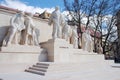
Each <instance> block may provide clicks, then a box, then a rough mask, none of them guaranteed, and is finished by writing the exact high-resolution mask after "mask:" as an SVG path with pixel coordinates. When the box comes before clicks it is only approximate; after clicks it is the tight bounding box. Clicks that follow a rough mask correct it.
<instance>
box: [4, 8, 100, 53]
mask: <svg viewBox="0 0 120 80" xmlns="http://www.w3.org/2000/svg"><path fill="white" fill-rule="evenodd" d="M32 17H33V15H32V14H31V13H29V14H25V13H24V12H19V13H16V14H15V15H14V16H13V17H12V18H11V19H10V27H9V30H8V33H7V35H6V36H5V38H4V40H3V44H2V45H3V46H8V45H11V44H13V43H14V44H21V45H39V42H38V37H39V36H38V35H37V32H36V28H35V25H34V23H33V20H32ZM48 24H49V25H52V24H53V32H52V38H53V39H56V38H62V39H65V40H66V41H68V42H69V43H71V44H73V48H76V49H77V48H78V45H79V44H80V43H81V48H82V49H83V50H85V51H88V52H93V49H94V43H93V39H92V37H91V35H90V31H89V30H86V31H85V32H84V33H83V34H82V37H81V39H82V42H81V39H79V40H80V41H78V38H79V37H78V33H77V26H72V27H71V26H69V25H68V24H67V22H66V21H65V18H64V17H63V15H62V14H61V13H60V10H59V7H56V8H55V10H54V11H53V12H52V14H51V16H50V18H49V23H48ZM98 47H99V48H98V50H99V52H100V53H102V47H101V46H100V44H99V45H98Z"/></svg>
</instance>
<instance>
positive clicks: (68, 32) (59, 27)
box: [48, 7, 78, 48]
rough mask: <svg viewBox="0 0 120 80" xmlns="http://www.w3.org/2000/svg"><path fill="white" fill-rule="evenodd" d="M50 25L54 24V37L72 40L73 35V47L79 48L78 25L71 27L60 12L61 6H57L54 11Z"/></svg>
mask: <svg viewBox="0 0 120 80" xmlns="http://www.w3.org/2000/svg"><path fill="white" fill-rule="evenodd" d="M48 24H49V25H51V24H53V32H52V38H53V39H56V38H62V39H65V40H66V41H69V40H70V37H72V42H73V47H74V48H78V41H77V40H78V35H77V27H76V26H75V27H73V28H71V27H70V26H69V25H68V24H67V22H66V21H65V18H64V17H63V15H62V14H61V13H60V10H59V7H56V8H55V11H53V12H52V14H51V16H50V19H49V23H48Z"/></svg>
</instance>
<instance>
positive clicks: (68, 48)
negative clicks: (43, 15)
mask: <svg viewBox="0 0 120 80" xmlns="http://www.w3.org/2000/svg"><path fill="white" fill-rule="evenodd" d="M6 12H7V11H6ZM7 13H8V14H11V15H14V13H9V12H7ZM19 14H20V13H19ZM15 15H16V14H15ZM4 16H7V15H6V14H4ZM61 16H62V15H61V13H60V11H59V8H58V7H56V8H55V11H53V12H52V14H51V17H50V19H49V21H47V20H41V19H39V18H37V17H33V16H32V15H31V14H26V15H25V14H24V16H23V15H22V19H23V20H21V18H18V19H20V20H18V23H20V26H21V25H22V28H19V29H20V30H19V29H17V30H16V29H15V30H16V31H15V33H17V34H18V36H21V37H19V38H20V39H17V41H16V42H17V43H16V44H13V43H12V40H13V42H14V38H13V39H12V38H11V41H10V40H9V38H8V37H7V38H8V39H6V38H4V39H3V44H4V41H6V43H7V44H8V42H7V40H8V41H10V43H11V44H10V45H6V44H5V45H6V46H4V45H3V46H1V52H0V54H1V56H0V65H1V63H5V64H6V63H7V64H9V63H10V66H11V68H15V67H14V65H12V64H20V65H19V67H20V66H22V65H23V66H24V67H23V66H22V68H17V67H16V68H15V69H16V70H25V67H28V66H29V65H32V64H33V63H36V62H51V63H53V64H56V63H58V64H59V63H64V64H65V63H68V64H69V63H81V62H83V63H86V62H91V63H98V62H102V61H103V60H104V56H103V55H98V54H96V53H91V49H89V50H88V51H84V50H82V49H78V34H77V27H76V26H73V27H71V26H69V25H68V24H67V22H64V20H63V19H62V17H61ZM0 17H1V16H0ZM11 17H12V16H9V18H11ZM20 17H21V16H20ZM0 19H1V18H0ZM19 21H20V22H19ZM8 23H10V21H8ZM62 23H64V26H62ZM48 24H49V25H52V24H53V27H50V26H49V25H48ZM10 25H11V24H10ZM18 25H19V24H17V26H18ZM23 25H24V26H23ZM15 28H16V26H15ZM17 28H18V27H17ZM36 28H37V29H39V31H40V33H39V34H41V35H40V38H38V37H39V36H36V35H37V34H38V33H36ZM6 32H7V31H6ZM11 32H13V31H11ZM86 34H87V36H86V35H85V36H86V39H87V40H89V39H90V41H91V37H90V36H89V35H88V34H89V33H87V32H86ZM0 36H1V34H0ZM6 36H7V35H4V37H6ZM13 36H15V34H14V35H13ZM70 37H72V42H73V43H72V44H70V42H69V39H70ZM38 39H39V40H42V39H43V41H41V42H39V41H38ZM67 40H68V41H67ZM90 41H88V42H87V44H85V43H84V44H85V45H86V46H85V49H86V50H87V47H88V46H89V47H88V48H90V47H91V45H88V43H91V42H90ZM39 44H40V45H39ZM89 51H90V52H89ZM4 53H6V54H4ZM21 64H22V65H21ZM6 67H7V66H6ZM38 67H39V66H38ZM3 68H4V67H3ZM33 68H34V67H32V69H33ZM1 69H2V68H1ZM34 71H37V70H34Z"/></svg>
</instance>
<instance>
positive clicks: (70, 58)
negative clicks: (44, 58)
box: [41, 38, 104, 63]
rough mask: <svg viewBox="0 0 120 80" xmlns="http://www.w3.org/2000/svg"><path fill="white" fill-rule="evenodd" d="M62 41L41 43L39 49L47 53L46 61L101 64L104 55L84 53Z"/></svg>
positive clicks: (51, 40)
mask: <svg viewBox="0 0 120 80" xmlns="http://www.w3.org/2000/svg"><path fill="white" fill-rule="evenodd" d="M71 46H72V45H71V44H69V43H68V42H67V41H65V40H64V39H58V38H57V39H55V40H53V39H50V40H48V42H45V43H42V44H41V47H43V48H45V49H47V51H48V61H50V62H73V63H79V62H95V63H98V62H103V61H104V55H101V54H97V53H93V52H88V51H84V50H82V49H74V48H72V47H71Z"/></svg>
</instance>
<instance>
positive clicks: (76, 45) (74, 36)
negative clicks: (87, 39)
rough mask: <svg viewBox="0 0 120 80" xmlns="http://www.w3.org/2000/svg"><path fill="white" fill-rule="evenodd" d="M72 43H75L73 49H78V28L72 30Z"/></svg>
mask: <svg viewBox="0 0 120 80" xmlns="http://www.w3.org/2000/svg"><path fill="white" fill-rule="evenodd" d="M72 42H73V48H76V49H78V34H77V26H74V27H73V29H72Z"/></svg>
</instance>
